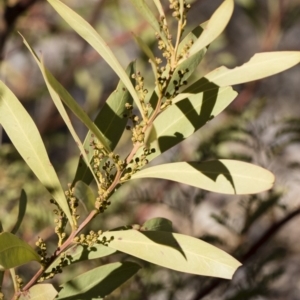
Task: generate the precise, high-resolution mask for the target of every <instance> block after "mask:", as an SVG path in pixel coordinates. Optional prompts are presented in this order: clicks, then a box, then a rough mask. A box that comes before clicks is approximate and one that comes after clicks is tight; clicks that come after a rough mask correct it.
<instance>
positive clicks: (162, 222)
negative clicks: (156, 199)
mask: <svg viewBox="0 0 300 300" xmlns="http://www.w3.org/2000/svg"><path fill="white" fill-rule="evenodd" d="M142 229H143V230H146V231H169V232H172V231H173V228H172V222H171V221H170V220H168V219H165V218H153V219H150V220H147V221H146V222H145V223H144V224H143V226H142Z"/></svg>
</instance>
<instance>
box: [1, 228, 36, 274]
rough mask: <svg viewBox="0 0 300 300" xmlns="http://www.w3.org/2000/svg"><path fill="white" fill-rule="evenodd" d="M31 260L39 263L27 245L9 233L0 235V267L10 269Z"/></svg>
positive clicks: (34, 253)
mask: <svg viewBox="0 0 300 300" xmlns="http://www.w3.org/2000/svg"><path fill="white" fill-rule="evenodd" d="M33 260H35V261H37V262H40V257H39V255H38V254H37V253H36V252H35V251H34V250H33V249H32V248H31V247H30V246H29V245H28V244H27V243H25V242H24V241H22V240H20V239H19V238H18V237H16V236H15V235H13V234H12V233H10V232H2V233H0V266H2V267H3V268H4V269H11V268H14V267H18V266H21V265H24V264H26V263H28V262H30V261H33Z"/></svg>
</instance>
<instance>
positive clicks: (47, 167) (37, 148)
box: [0, 81, 73, 224]
mask: <svg viewBox="0 0 300 300" xmlns="http://www.w3.org/2000/svg"><path fill="white" fill-rule="evenodd" d="M0 123H1V125H2V126H3V128H4V130H5V131H6V133H7V135H8V136H9V138H10V140H11V142H12V143H13V144H14V146H15V147H16V149H17V150H18V152H19V153H20V155H21V156H22V157H23V159H24V160H25V162H26V163H27V164H28V166H29V167H30V169H31V170H32V171H33V173H34V174H35V175H36V177H37V178H38V179H39V180H40V181H41V183H42V184H43V185H44V186H45V187H46V188H47V190H48V191H49V192H50V194H51V195H52V196H53V198H54V199H55V200H56V201H57V203H58V204H59V205H60V207H61V209H62V210H63V211H64V213H65V214H66V216H67V217H68V219H69V221H70V223H71V224H73V222H72V217H71V214H70V210H69V207H68V204H67V201H66V197H65V194H64V191H63V190H62V187H61V185H60V182H59V179H58V177H57V175H56V173H55V170H54V168H53V166H52V165H51V162H50V160H49V157H48V154H47V152H46V149H45V146H44V143H43V141H42V138H41V136H40V133H39V131H38V129H37V128H36V125H35V124H34V122H33V120H32V119H31V117H30V116H29V114H28V113H27V111H26V110H25V109H24V107H23V106H22V104H21V103H20V102H19V100H18V99H17V98H16V96H15V95H14V94H13V93H12V92H11V91H10V90H9V89H8V87H7V86H6V85H5V84H4V83H3V82H2V81H0Z"/></svg>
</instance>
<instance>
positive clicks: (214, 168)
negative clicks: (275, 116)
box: [131, 159, 275, 195]
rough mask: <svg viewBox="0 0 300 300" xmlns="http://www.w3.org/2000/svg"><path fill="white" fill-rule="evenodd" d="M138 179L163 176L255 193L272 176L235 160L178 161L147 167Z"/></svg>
mask: <svg viewBox="0 0 300 300" xmlns="http://www.w3.org/2000/svg"><path fill="white" fill-rule="evenodd" d="M131 178H132V179H137V178H162V179H168V180H173V181H177V182H180V183H184V184H188V185H191V186H195V187H198V188H201V189H204V190H208V191H212V192H217V193H223V194H238V195H242V194H255V193H259V192H262V191H265V190H268V189H270V188H271V187H272V186H273V184H274V180H275V179H274V175H273V174H272V173H271V172H269V171H268V170H266V169H263V168H261V167H259V166H255V165H252V164H249V163H245V162H241V161H235V160H226V159H222V160H212V161H207V162H202V163H197V162H189V163H187V162H180V163H171V164H163V165H159V166H154V167H150V168H147V169H144V170H142V171H139V172H138V173H136V174H134V175H133V176H132V177H131Z"/></svg>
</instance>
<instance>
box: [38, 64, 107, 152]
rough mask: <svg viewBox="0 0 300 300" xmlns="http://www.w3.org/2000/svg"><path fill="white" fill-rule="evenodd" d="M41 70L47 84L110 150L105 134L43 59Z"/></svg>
mask: <svg viewBox="0 0 300 300" xmlns="http://www.w3.org/2000/svg"><path fill="white" fill-rule="evenodd" d="M41 70H42V73H43V75H44V76H45V77H44V78H45V81H46V83H47V86H48V87H49V85H50V86H51V88H52V89H53V91H54V92H55V93H56V94H57V95H58V97H59V98H60V99H61V100H62V101H63V102H64V103H65V104H66V105H67V106H68V107H69V109H70V110H71V111H72V112H73V113H74V114H75V115H76V116H77V118H78V119H79V120H80V121H81V122H82V123H83V124H84V125H85V126H86V127H87V128H88V129H89V130H90V131H91V132H92V133H93V134H94V135H95V137H96V138H97V140H98V141H99V142H100V143H101V144H102V145H103V146H104V147H105V148H106V149H107V150H108V151H110V148H109V145H108V144H107V143H106V139H105V136H103V134H102V133H101V131H100V130H99V128H98V127H97V126H96V125H95V124H94V123H93V121H92V120H91V119H90V118H89V116H88V115H87V114H86V112H85V111H84V110H83V109H82V108H81V107H80V105H79V104H78V103H77V102H76V101H75V100H74V98H73V97H72V96H71V95H70V94H69V93H68V91H67V90H66V89H65V88H64V87H63V86H62V85H61V84H60V83H59V82H58V81H57V80H56V79H55V78H54V76H53V75H52V74H51V73H50V72H49V70H47V69H46V67H45V65H44V63H43V61H41ZM50 93H51V91H50ZM52 94H53V93H52Z"/></svg>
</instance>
